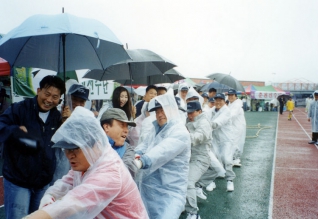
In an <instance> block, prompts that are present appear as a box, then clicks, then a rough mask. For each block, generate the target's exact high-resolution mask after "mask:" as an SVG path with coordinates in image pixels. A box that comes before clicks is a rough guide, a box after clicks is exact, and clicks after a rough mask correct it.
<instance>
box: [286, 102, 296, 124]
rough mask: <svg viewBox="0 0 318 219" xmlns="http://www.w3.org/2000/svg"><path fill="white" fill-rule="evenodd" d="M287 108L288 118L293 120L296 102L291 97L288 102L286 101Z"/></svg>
mask: <svg viewBox="0 0 318 219" xmlns="http://www.w3.org/2000/svg"><path fill="white" fill-rule="evenodd" d="M286 108H287V111H288V120H289V121H291V118H292V115H293V111H294V108H295V104H294V101H293V100H292V98H291V97H289V98H288V100H287V103H286Z"/></svg>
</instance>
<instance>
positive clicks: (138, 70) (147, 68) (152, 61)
mask: <svg viewBox="0 0 318 219" xmlns="http://www.w3.org/2000/svg"><path fill="white" fill-rule="evenodd" d="M126 51H127V53H128V54H129V56H130V57H131V59H132V60H128V61H124V62H119V63H116V64H114V65H112V66H110V67H108V68H107V69H105V70H99V69H93V70H90V71H88V72H87V73H86V74H85V75H84V76H83V78H90V79H95V80H99V81H104V80H116V81H126V80H128V81H129V83H126V82H125V83H122V84H130V81H131V84H133V83H135V82H134V81H135V80H137V79H140V78H147V77H148V76H153V75H160V76H162V75H163V73H164V72H166V71H168V70H169V69H171V68H173V67H176V65H175V64H173V63H172V62H171V61H169V60H168V59H166V58H164V57H163V56H160V55H158V54H156V53H154V52H152V51H150V50H146V49H135V50H126Z"/></svg>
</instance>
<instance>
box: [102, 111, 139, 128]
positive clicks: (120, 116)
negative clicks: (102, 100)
mask: <svg viewBox="0 0 318 219" xmlns="http://www.w3.org/2000/svg"><path fill="white" fill-rule="evenodd" d="M107 119H115V120H118V121H121V122H125V123H127V124H128V125H129V126H133V127H136V123H135V122H132V121H129V120H128V118H127V115H126V113H125V111H124V110H122V109H118V108H110V109H107V110H106V111H105V112H104V113H103V115H102V117H101V118H100V122H101V123H102V122H103V121H104V120H107Z"/></svg>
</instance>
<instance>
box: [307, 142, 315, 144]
mask: <svg viewBox="0 0 318 219" xmlns="http://www.w3.org/2000/svg"><path fill="white" fill-rule="evenodd" d="M315 143H316V142H315V141H308V144H315Z"/></svg>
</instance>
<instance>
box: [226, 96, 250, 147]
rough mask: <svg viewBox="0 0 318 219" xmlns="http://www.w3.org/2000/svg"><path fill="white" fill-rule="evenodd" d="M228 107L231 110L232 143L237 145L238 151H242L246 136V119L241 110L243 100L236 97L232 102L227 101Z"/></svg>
mask: <svg viewBox="0 0 318 219" xmlns="http://www.w3.org/2000/svg"><path fill="white" fill-rule="evenodd" d="M228 107H229V109H230V111H231V120H232V127H233V129H232V137H233V139H234V142H233V143H234V144H235V146H237V148H238V150H239V152H240V153H243V149H244V144H245V137H246V121H245V116H244V111H243V108H242V107H243V102H242V100H240V99H236V100H235V101H233V102H232V103H229V106H228Z"/></svg>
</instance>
